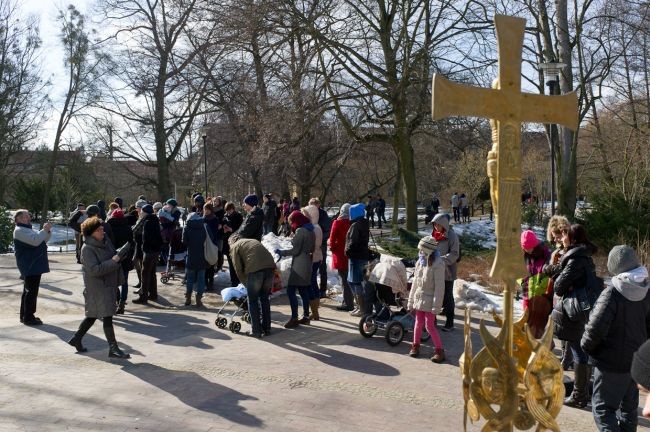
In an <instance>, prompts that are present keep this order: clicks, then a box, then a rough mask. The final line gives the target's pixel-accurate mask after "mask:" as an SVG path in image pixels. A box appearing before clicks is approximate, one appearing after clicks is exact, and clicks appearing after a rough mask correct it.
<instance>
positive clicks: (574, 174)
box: [556, 0, 578, 219]
mask: <svg viewBox="0 0 650 432" xmlns="http://www.w3.org/2000/svg"><path fill="white" fill-rule="evenodd" d="M556 5H557V41H558V54H559V61H560V62H561V63H564V64H566V66H565V67H564V68H563V69H562V73H561V74H560V89H561V92H562V94H565V93H569V92H571V91H572V90H573V68H572V58H571V41H570V37H569V24H568V23H569V21H568V7H567V0H556ZM559 130H560V133H559V138H560V157H559V158H558V162H559V163H558V185H557V186H558V209H557V213H558V214H561V215H564V216H566V217H568V218H569V219H573V218H574V215H575V209H576V190H577V182H578V166H577V155H576V151H577V141H578V140H577V138H578V136H577V131H576V132H575V133H574V132H573V131H572V130H571V129H568V128H565V127H560V128H559Z"/></svg>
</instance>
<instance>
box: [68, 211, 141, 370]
mask: <svg viewBox="0 0 650 432" xmlns="http://www.w3.org/2000/svg"><path fill="white" fill-rule="evenodd" d="M81 230H82V232H83V235H84V246H83V248H82V250H81V263H82V267H81V269H82V272H83V279H84V304H85V314H86V318H85V319H84V320H83V321H82V322H81V325H79V329H78V330H77V332H76V333H75V334H74V336H73V337H72V339H70V340H69V341H68V343H69V344H70V345H72V346H73V347H75V348H76V349H77V352H85V351H87V350H86V348H84V346H83V344H82V343H81V340H82V338H83V337H84V335H85V334H86V332H87V331H88V330H90V328H91V327H92V326H93V324H94V323H95V321H96V320H97V318H100V319H101V320H102V323H103V327H104V334H105V335H106V341H107V342H108V346H109V350H108V356H109V357H116V358H122V359H127V358H130V357H131V356H130V355H129V354H126V353H124V352H123V351H122V350H121V349H120V347H119V346H118V345H117V341H116V340H115V329H114V328H113V315H114V314H115V302H116V300H117V287H119V286H120V285H121V284H122V282H123V278H124V274H123V272H122V266H121V265H120V256H119V255H118V254H116V252H115V248H114V247H113V245H112V243H111V241H110V240H109V239H108V238H106V236H105V235H104V228H103V226H102V223H101V221H100V220H99V218H97V217H92V218H90V219H87V220H86V221H84V223H83V224H81Z"/></svg>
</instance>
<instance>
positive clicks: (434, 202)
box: [431, 194, 440, 216]
mask: <svg viewBox="0 0 650 432" xmlns="http://www.w3.org/2000/svg"><path fill="white" fill-rule="evenodd" d="M439 210H440V200H439V199H438V197H437V196H436V195H435V194H434V195H433V198H431V211H433V215H434V216H435V215H437V214H438V211H439Z"/></svg>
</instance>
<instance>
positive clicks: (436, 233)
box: [432, 230, 447, 242]
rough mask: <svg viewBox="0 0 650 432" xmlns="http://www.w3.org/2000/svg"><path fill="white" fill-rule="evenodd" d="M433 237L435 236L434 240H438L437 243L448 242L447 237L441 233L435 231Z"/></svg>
mask: <svg viewBox="0 0 650 432" xmlns="http://www.w3.org/2000/svg"><path fill="white" fill-rule="evenodd" d="M432 235H433V238H434V239H436V241H437V242H441V241H443V240H447V236H445V234H444V233H441V232H440V231H436V230H433V233H432Z"/></svg>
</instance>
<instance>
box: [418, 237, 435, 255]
mask: <svg viewBox="0 0 650 432" xmlns="http://www.w3.org/2000/svg"><path fill="white" fill-rule="evenodd" d="M418 249H420V250H421V251H422V252H424V253H425V254H427V255H431V254H432V253H434V252H435V251H436V250H438V242H437V241H436V239H434V238H433V237H431V236H425V237H422V239H421V240H420V243H418Z"/></svg>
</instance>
